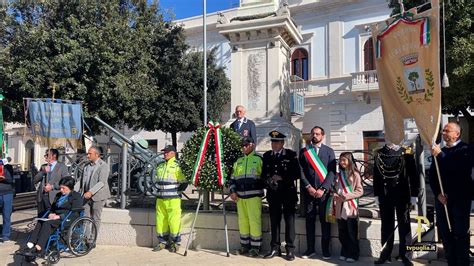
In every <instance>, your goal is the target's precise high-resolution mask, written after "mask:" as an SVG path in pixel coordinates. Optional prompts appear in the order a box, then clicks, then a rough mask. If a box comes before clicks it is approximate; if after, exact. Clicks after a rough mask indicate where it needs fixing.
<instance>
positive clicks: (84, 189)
mask: <svg viewBox="0 0 474 266" xmlns="http://www.w3.org/2000/svg"><path fill="white" fill-rule="evenodd" d="M87 159H89V161H90V162H89V164H87V165H86V166H85V167H84V172H83V173H82V178H81V179H80V181H79V182H77V183H76V187H75V190H76V191H78V192H80V193H81V194H82V196H83V197H84V212H85V215H86V216H87V217H90V218H92V219H93V220H94V222H95V223H96V225H97V232H99V228H100V216H101V215H102V208H103V207H104V205H105V201H106V200H107V199H108V198H110V190H109V183H108V179H109V172H110V167H109V165H108V164H107V163H106V162H104V161H103V160H102V159H101V158H100V150H99V148H98V147H95V146H92V147H90V148H89V150H88V151H87Z"/></svg>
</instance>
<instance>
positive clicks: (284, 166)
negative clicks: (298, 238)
mask: <svg viewBox="0 0 474 266" xmlns="http://www.w3.org/2000/svg"><path fill="white" fill-rule="evenodd" d="M274 175H279V176H281V178H282V180H280V181H277V182H274V181H273V179H272V176H274ZM262 177H263V179H264V180H265V184H266V189H267V200H268V204H269V207H270V225H271V232H272V240H271V242H270V244H271V247H272V249H274V248H279V247H280V221H281V215H282V214H283V217H284V219H285V242H286V248H287V249H291V250H293V249H294V248H295V245H294V240H295V211H296V203H297V202H298V195H297V192H296V182H295V181H296V180H297V179H298V178H299V177H300V167H299V163H298V157H297V154H296V152H294V151H293V150H290V149H282V150H281V151H280V152H279V153H277V154H274V152H273V151H267V152H266V153H264V154H263V169H262Z"/></svg>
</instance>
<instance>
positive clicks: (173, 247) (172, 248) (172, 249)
mask: <svg viewBox="0 0 474 266" xmlns="http://www.w3.org/2000/svg"><path fill="white" fill-rule="evenodd" d="M178 250H179V245H178V244H176V243H171V245H170V247H169V251H170V252H171V253H176V252H178Z"/></svg>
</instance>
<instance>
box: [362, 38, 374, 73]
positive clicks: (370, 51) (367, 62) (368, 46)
mask: <svg viewBox="0 0 474 266" xmlns="http://www.w3.org/2000/svg"><path fill="white" fill-rule="evenodd" d="M369 70H375V56H374V43H373V42H372V37H370V38H369V39H368V40H367V41H366V42H365V44H364V71H369Z"/></svg>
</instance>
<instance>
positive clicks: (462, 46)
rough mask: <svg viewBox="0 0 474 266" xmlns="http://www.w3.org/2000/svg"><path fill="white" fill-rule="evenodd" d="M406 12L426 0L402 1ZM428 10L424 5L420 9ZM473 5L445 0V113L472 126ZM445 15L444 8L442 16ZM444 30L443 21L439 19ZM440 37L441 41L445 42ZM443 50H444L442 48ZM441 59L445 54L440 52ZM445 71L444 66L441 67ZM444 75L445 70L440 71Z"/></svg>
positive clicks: (397, 10)
mask: <svg viewBox="0 0 474 266" xmlns="http://www.w3.org/2000/svg"><path fill="white" fill-rule="evenodd" d="M403 2H404V7H405V10H408V9H410V8H413V7H416V6H420V5H422V4H424V3H425V2H426V1H425V0H410V1H403ZM389 7H390V8H392V9H393V11H392V15H395V14H398V13H400V7H399V4H398V1H397V0H390V3H389ZM426 8H429V5H425V6H424V7H422V9H421V10H419V11H422V10H423V9H426ZM473 13H474V2H473V1H468V0H458V1H454V0H451V1H445V16H446V18H445V21H446V22H445V23H446V25H445V29H446V72H447V74H448V76H449V83H450V86H449V88H445V89H443V91H442V107H443V112H445V113H447V114H453V115H456V116H457V115H459V113H462V114H463V115H464V117H465V118H466V119H467V120H468V122H469V124H470V125H472V126H474V118H473V117H472V116H471V114H470V113H469V110H473V109H474V86H473V85H472V84H474V63H473V59H474V29H473V23H472V21H473V19H472V18H473V17H474V16H473ZM440 16H442V9H441V14H440ZM440 27H442V19H440ZM442 37H443V36H442V35H441V41H442ZM440 48H441V50H442V49H443V47H440ZM441 59H443V52H442V51H441ZM441 68H443V66H441ZM441 73H444V69H441Z"/></svg>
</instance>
